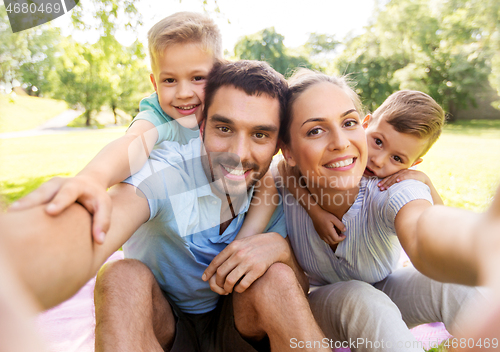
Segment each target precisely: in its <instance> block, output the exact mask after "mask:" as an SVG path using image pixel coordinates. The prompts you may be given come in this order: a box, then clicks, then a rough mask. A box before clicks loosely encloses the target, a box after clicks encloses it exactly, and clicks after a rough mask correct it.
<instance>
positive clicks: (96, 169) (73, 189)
mask: <svg viewBox="0 0 500 352" xmlns="http://www.w3.org/2000/svg"><path fill="white" fill-rule="evenodd" d="M157 139H158V131H157V130H156V128H155V126H154V125H153V124H152V123H151V122H148V121H145V120H138V121H136V122H135V123H134V124H132V126H131V127H130V128H129V129H128V130H127V133H126V134H125V135H124V136H122V137H120V138H118V139H117V140H115V141H113V142H111V143H110V144H108V145H107V146H105V147H104V148H103V149H102V150H101V151H100V152H99V153H98V154H97V155H96V156H95V157H94V159H92V160H91V161H90V163H89V164H88V165H87V166H86V167H85V168H84V169H83V170H82V171H80V172H79V173H78V174H77V175H76V176H75V177H72V178H69V179H67V181H66V182H61V181H60V180H59V179H57V178H56V179H55V180H54V179H53V180H50V181H49V182H46V183H45V184H43V185H42V186H41V187H40V188H38V189H37V190H35V191H33V192H32V193H30V194H29V195H27V196H26V197H24V198H22V199H20V200H18V201H17V202H15V203H14V204H13V205H12V207H11V209H12V210H25V209H28V208H31V207H35V206H37V205H42V204H46V203H48V204H47V206H46V207H45V210H46V211H47V213H48V214H49V215H59V214H60V213H61V212H62V211H63V210H64V209H66V208H68V207H69V206H70V205H72V204H74V203H75V202H79V203H80V204H82V205H83V206H84V207H85V208H86V209H87V210H88V211H89V212H90V213H91V214H93V223H92V234H93V236H94V239H95V241H96V242H97V243H103V242H104V236H105V234H106V233H107V232H108V230H109V226H110V220H111V210H112V202H111V199H110V197H109V195H108V193H107V192H106V190H107V189H108V188H109V187H111V186H113V185H115V184H117V183H119V182H121V181H123V180H124V179H126V178H127V177H128V176H130V175H131V174H133V173H135V172H137V171H138V170H140V169H141V167H142V166H143V165H144V163H145V162H146V160H147V158H148V156H149V153H150V152H151V150H152V149H153V147H154V145H155V143H156V141H157Z"/></svg>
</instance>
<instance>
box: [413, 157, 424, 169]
mask: <svg viewBox="0 0 500 352" xmlns="http://www.w3.org/2000/svg"><path fill="white" fill-rule="evenodd" d="M422 161H424V159H422V158H418V159H417V160H415V162H414V163H413V164H411V166H415V165H418V164H420V163H421V162H422ZM411 166H410V167H411Z"/></svg>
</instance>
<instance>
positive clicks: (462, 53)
mask: <svg viewBox="0 0 500 352" xmlns="http://www.w3.org/2000/svg"><path fill="white" fill-rule="evenodd" d="M471 1H472V0H471ZM450 16H451V15H450ZM462 20H463V21H462V22H460V21H456V20H455V21H452V18H451V17H449V16H448V17H447V16H441V15H439V11H436V10H435V9H433V8H432V6H431V3H430V2H429V1H428V0H391V1H390V2H388V3H387V4H386V6H385V7H384V8H382V9H378V10H377V13H376V16H375V22H374V24H373V25H371V26H370V27H368V30H367V32H366V33H364V34H362V35H361V36H359V37H357V38H355V39H353V40H351V42H350V43H348V44H347V48H346V50H345V52H344V53H343V54H342V55H341V56H340V57H339V59H338V60H337V65H342V66H344V67H345V66H346V65H348V66H349V68H348V69H347V72H353V73H355V74H356V76H361V77H362V79H361V80H360V82H359V84H358V91H360V92H362V96H363V98H365V99H367V100H368V105H369V106H370V107H371V108H372V109H373V108H375V107H377V106H378V105H380V104H381V103H382V101H383V100H384V99H385V97H386V96H388V95H389V94H390V93H392V91H394V90H398V89H418V90H421V91H424V92H426V93H428V94H429V95H431V96H432V97H433V98H434V99H435V100H436V101H437V102H438V103H440V104H441V105H442V106H443V107H444V108H445V109H446V110H448V112H449V113H450V114H451V116H453V115H455V114H456V112H457V111H458V109H460V108H465V107H467V106H468V105H469V104H474V103H475V100H474V97H475V94H476V93H477V92H478V91H480V90H481V89H482V87H483V86H484V82H485V81H486V79H487V75H488V72H489V67H488V65H487V57H486V56H485V55H484V53H483V52H478V51H477V50H476V49H477V41H474V40H472V38H473V36H472V33H473V30H472V29H471V28H468V27H467V26H466V25H464V23H466V22H464V21H465V19H462ZM451 32H453V33H451ZM339 69H340V67H339ZM366 93H367V94H366ZM365 94H366V95H365Z"/></svg>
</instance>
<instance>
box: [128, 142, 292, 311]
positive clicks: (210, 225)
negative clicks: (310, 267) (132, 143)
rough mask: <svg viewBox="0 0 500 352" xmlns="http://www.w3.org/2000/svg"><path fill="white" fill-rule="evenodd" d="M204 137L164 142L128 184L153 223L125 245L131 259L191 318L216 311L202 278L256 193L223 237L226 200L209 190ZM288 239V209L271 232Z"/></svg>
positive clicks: (274, 220) (237, 227) (215, 297)
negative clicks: (149, 272)
mask: <svg viewBox="0 0 500 352" xmlns="http://www.w3.org/2000/svg"><path fill="white" fill-rule="evenodd" d="M201 143H202V142H201V138H194V139H191V140H190V141H189V142H188V143H187V144H185V145H180V144H179V143H177V142H163V143H161V144H160V145H159V148H158V149H155V150H154V151H153V152H152V153H151V155H150V159H149V160H148V162H147V163H146V165H145V166H144V167H143V168H142V169H141V170H140V171H139V172H138V173H136V174H134V175H133V176H131V177H129V178H128V179H127V180H125V181H124V182H126V183H129V184H132V185H133V186H135V187H137V188H138V189H139V190H140V192H139V193H142V194H143V195H144V196H145V197H146V198H147V199H148V204H149V209H150V217H149V220H148V221H147V222H146V223H144V224H143V225H142V226H141V227H140V228H139V229H138V230H137V231H136V232H135V234H134V235H133V236H132V237H131V238H130V239H129V240H128V241H127V243H125V245H124V246H123V250H124V252H125V257H126V258H134V259H138V260H140V261H141V262H143V263H145V264H146V265H147V266H148V267H149V268H150V269H151V270H152V272H153V274H154V276H155V278H156V280H157V281H158V283H159V285H160V287H161V288H162V290H164V291H166V292H167V294H168V295H169V297H170V298H171V299H172V300H173V301H174V302H175V303H176V304H177V305H178V306H179V308H180V309H181V310H183V311H184V312H187V313H194V314H198V313H205V312H209V311H211V310H212V309H214V308H215V306H216V304H217V300H218V298H219V295H218V294H216V293H215V292H213V291H212V290H210V286H209V284H208V282H204V281H202V280H201V276H202V274H203V272H204V271H205V269H206V268H207V266H208V265H209V264H210V262H211V261H212V259H213V258H214V257H215V256H216V255H217V254H219V253H220V252H221V251H222V250H223V249H224V248H225V247H226V246H227V245H228V244H229V243H230V242H231V241H232V240H233V239H234V238H235V236H236V234H237V233H238V231H239V230H240V228H241V225H242V223H243V220H244V217H245V212H246V211H247V210H248V207H249V206H250V200H251V196H252V193H253V189H251V190H250V191H249V192H248V197H247V199H246V201H245V202H244V204H243V205H242V206H241V208H240V209H239V214H238V215H237V216H236V218H235V219H233V220H232V221H231V223H230V225H229V226H228V227H227V229H226V230H225V231H224V232H223V233H222V235H219V227H220V223H221V219H220V209H221V206H222V200H221V199H220V198H219V197H217V196H216V195H215V194H214V193H213V192H212V189H211V187H210V182H209V181H208V179H207V177H206V175H205V172H204V170H203V166H202V163H201V158H202V154H201V151H202V149H201V147H202V145H201ZM271 231H273V232H278V233H280V234H281V235H282V236H283V237H285V236H286V224H285V218H284V214H283V208H282V207H281V206H279V207H277V209H276V211H275V212H274V214H273V217H272V218H271V220H270V222H269V224H268V226H267V228H266V232H271Z"/></svg>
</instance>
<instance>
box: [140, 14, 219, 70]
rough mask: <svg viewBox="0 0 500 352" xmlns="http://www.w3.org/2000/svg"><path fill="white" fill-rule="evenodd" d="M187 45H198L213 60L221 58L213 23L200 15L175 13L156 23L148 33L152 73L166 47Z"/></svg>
mask: <svg viewBox="0 0 500 352" xmlns="http://www.w3.org/2000/svg"><path fill="white" fill-rule="evenodd" d="M187 43H199V44H201V46H202V47H203V49H205V50H207V52H208V53H209V54H211V55H213V57H214V59H220V58H222V38H221V34H220V31H219V28H218V27H217V25H216V24H215V22H214V21H213V20H212V19H211V18H210V17H208V16H206V15H203V14H201V13H196V12H177V13H174V14H173V15H170V16H168V17H165V18H164V19H162V20H161V21H160V22H158V23H156V24H155V25H154V26H153V27H151V29H150V30H149V32H148V48H149V57H150V59H151V69H152V70H153V72H155V71H156V70H157V68H158V59H159V58H160V57H161V56H162V55H163V52H164V51H165V49H166V48H167V47H168V46H170V45H174V44H187Z"/></svg>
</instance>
